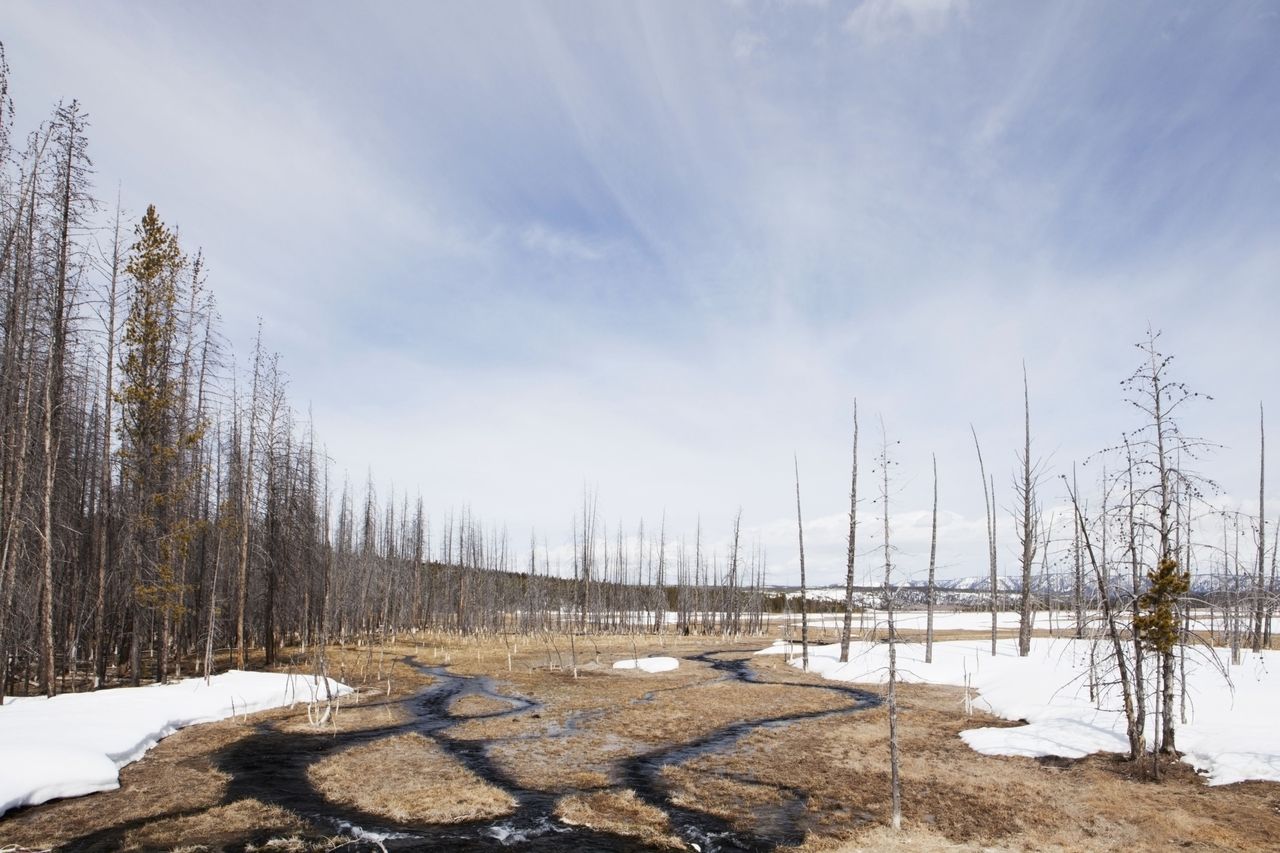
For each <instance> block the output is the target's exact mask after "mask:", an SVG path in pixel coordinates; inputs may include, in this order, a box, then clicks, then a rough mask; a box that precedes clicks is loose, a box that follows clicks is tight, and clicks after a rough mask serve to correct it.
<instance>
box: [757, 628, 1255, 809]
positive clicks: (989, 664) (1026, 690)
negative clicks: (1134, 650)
mask: <svg viewBox="0 0 1280 853" xmlns="http://www.w3.org/2000/svg"><path fill="white" fill-rule="evenodd" d="M1091 646H1092V644H1091V643H1090V642H1089V641H1087V640H1067V639H1045V638H1036V639H1033V640H1032V644H1031V654H1030V655H1029V656H1028V657H1025V658H1020V657H1018V647H1017V641H1016V640H1002V641H1000V642H999V643H997V647H996V649H997V655H996V656H995V657H992V656H991V644H990V640H963V641H955V642H943V643H934V646H933V663H930V664H926V663H925V662H924V644H923V643H899V644H898V676H899V678H900V679H901V680H902V681H904V682H918V683H925V684H950V685H956V686H961V687H963V686H965V684H966V680H967V683H968V684H969V686H971V687H972V688H973V689H974V690H975V691H976V692H977V694H978V695H977V696H976V697H975V698H974V701H973V707H974V708H976V709H977V710H980V711H987V712H989V713H991V714H993V715H995V716H997V717H1001V718H1003V719H1006V720H1026V721H1027V725H1024V726H1019V727H1016V728H977V729H970V730H968V731H965V732H961V733H960V736H961V737H962V738H964V740H965V742H966V743H968V744H969V745H970V746H971V747H973V748H974V749H975V750H977V751H978V752H982V753H985V754H987V755H1024V756H1042V755H1056V756H1063V757H1066V758H1079V757H1082V756H1084V755H1088V754H1090V753H1094V752H1126V751H1127V750H1128V739H1127V737H1126V736H1125V720H1124V712H1123V710H1121V702H1120V697H1119V694H1118V692H1117V691H1116V689H1115V688H1113V687H1110V686H1108V685H1106V684H1104V685H1101V686H1099V688H1098V693H1099V694H1100V696H1101V702H1092V701H1090V699H1089V681H1090V675H1089V657H1090V650H1091ZM1096 649H1097V651H1096V656H1097V659H1098V660H1102V659H1103V658H1105V657H1107V654H1108V652H1109V647H1108V646H1107V645H1106V644H1099V645H1098V646H1097V647H1096ZM799 652H800V647H799V645H798V644H787V643H782V642H778V643H775V644H774V645H773V646H771V647H770V648H767V649H765V650H763V651H761V652H758V654H793V655H797V656H798V655H799ZM839 658H840V647H839V645H829V646H810V648H809V668H810V669H811V670H812V671H814V672H817V673H820V674H821V675H822V676H823V677H824V678H829V679H833V680H837V681H853V682H883V681H885V680H886V679H887V678H888V658H889V649H888V646H887V645H886V644H884V643H865V642H854V643H852V644H850V647H849V662H848V663H844V664H842V663H840V660H839ZM1186 664H1187V723H1186V724H1185V725H1179V726H1178V748H1179V750H1180V751H1181V752H1182V755H1183V760H1184V761H1186V762H1187V763H1188V764H1191V765H1192V766H1193V767H1195V768H1196V769H1197V770H1198V771H1200V772H1201V773H1204V774H1205V775H1206V777H1207V781H1208V782H1209V784H1211V785H1225V784H1229V783H1231V782H1242V781H1244V780H1246V779H1262V780H1269V781H1274V782H1280V727H1277V726H1276V725H1275V723H1274V711H1273V710H1272V709H1274V708H1275V707H1276V705H1277V703H1278V702H1280V652H1276V651H1267V652H1262V653H1261V654H1257V655H1253V654H1246V656H1245V658H1244V662H1243V663H1242V664H1241V665H1240V666H1234V667H1233V666H1229V664H1230V652H1229V651H1227V650H1224V649H1209V648H1203V647H1195V648H1192V649H1190V650H1188V653H1187V661H1186ZM792 665H793V666H797V667H798V666H800V661H799V659H798V658H797V659H796V660H793V661H792ZM1150 669H1154V667H1151V668H1150ZM1224 672H1225V673H1226V674H1227V675H1226V676H1224V675H1223V673H1224ZM1228 679H1229V680H1228ZM1098 680H1099V681H1104V682H1105V681H1112V680H1114V678H1113V676H1112V674H1111V673H1107V672H1102V673H1101V674H1100V676H1099V679H1098ZM1099 705H1100V706H1101V707H1099ZM1154 726H1155V720H1154V715H1152V714H1148V720H1147V735H1148V740H1150V739H1151V737H1152V735H1153V734H1154Z"/></svg>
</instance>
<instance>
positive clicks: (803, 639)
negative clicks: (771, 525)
mask: <svg viewBox="0 0 1280 853" xmlns="http://www.w3.org/2000/svg"><path fill="white" fill-rule="evenodd" d="M792 462H793V463H795V469H796V531H797V532H798V534H799V537H800V655H801V660H802V662H803V666H804V671H805V672H808V671H809V602H808V600H807V598H806V595H807V592H806V587H805V576H804V518H803V517H802V516H801V514H800V459H799V457H797V456H795V455H794V454H792Z"/></svg>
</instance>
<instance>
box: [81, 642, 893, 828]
mask: <svg viewBox="0 0 1280 853" xmlns="http://www.w3.org/2000/svg"><path fill="white" fill-rule="evenodd" d="M721 654H724V652H718V651H711V652H704V653H702V654H696V655H689V656H688V657H687V658H686V659H687V660H694V661H700V662H702V663H706V664H708V665H709V666H711V667H712V668H713V670H714V671H715V672H716V674H717V676H716V680H734V681H738V682H741V683H744V684H781V683H784V682H775V681H770V680H768V679H766V678H764V677H762V676H761V675H760V674H759V673H758V672H756V671H754V670H753V669H752V668H751V667H750V665H749V660H746V659H737V660H733V659H729V660H726V659H722V658H720V657H718V655H721ZM406 662H407V663H409V664H410V665H413V666H415V667H417V668H418V669H419V670H420V671H422V672H425V673H428V674H430V675H431V676H433V677H434V679H435V681H434V682H433V683H432V684H430V685H428V686H427V687H425V688H424V689H423V690H421V691H420V692H418V693H417V694H415V695H414V696H412V697H410V698H408V699H405V700H403V702H404V704H405V705H406V707H407V709H408V710H409V712H410V718H409V719H408V720H407V721H405V722H402V723H398V724H393V725H388V726H385V727H381V728H374V729H367V730H362V731H352V732H338V733H336V734H335V733H331V732H328V733H311V732H284V731H279V730H277V729H276V728H274V726H273V725H272V724H271V723H269V722H263V723H260V724H258V725H257V726H256V728H255V730H254V733H253V734H252V735H250V736H248V737H245V738H242V739H240V740H239V741H237V742H235V743H233V744H231V745H230V746H228V747H226V748H224V749H222V750H221V751H219V752H217V753H215V754H214V756H213V759H212V760H213V763H214V765H215V766H216V767H217V768H218V769H219V770H221V771H222V772H224V773H226V774H227V775H228V776H229V777H230V779H231V781H230V783H229V785H228V789H227V792H226V794H225V796H224V799H223V802H224V803H232V802H235V801H237V800H241V799H246V798H248V799H255V800H258V801H260V802H262V803H266V804H270V805H277V806H281V807H283V808H285V809H288V810H289V811H292V812H294V813H295V814H298V815H300V816H302V817H303V818H306V819H309V820H311V821H313V822H314V823H316V824H318V825H319V826H322V827H325V828H327V829H328V830H329V831H330V832H332V833H333V834H339V835H343V836H346V837H349V838H351V839H352V840H351V842H350V843H349V844H348V845H344V846H343V847H342V848H341V849H342V850H350V851H375V850H376V851H401V850H449V851H460V853H466V851H494V850H504V849H515V848H518V849H520V850H529V851H573V853H584V851H644V850H652V849H654V848H653V847H651V846H649V845H646V844H643V843H641V842H639V841H637V840H636V839H631V838H627V837H624V836H619V835H614V834H611V833H607V832H602V831H598V830H594V829H589V828H586V827H581V826H572V825H569V824H566V823H563V822H561V821H560V820H559V819H557V818H556V817H555V815H554V811H555V805H556V802H557V800H559V799H560V798H561V797H563V796H565V794H566V793H573V792H572V791H569V792H566V791H555V792H548V791H543V790H537V789H532V788H527V787H524V786H522V785H520V784H519V783H518V782H517V781H516V780H514V779H512V778H511V777H510V776H508V775H507V774H505V773H504V772H503V771H502V770H501V769H500V767H499V766H498V765H497V764H496V763H495V762H494V761H493V760H491V759H490V757H489V746H490V745H491V744H493V743H496V742H499V740H500V739H497V740H468V739H463V738H456V737H453V736H452V735H451V734H450V731H449V730H450V729H451V728H453V727H454V726H457V725H459V724H462V723H465V722H467V721H468V720H475V719H493V718H501V717H510V716H514V715H517V714H526V713H536V712H537V711H538V710H539V709H540V708H541V705H539V704H538V703H537V702H534V701H532V700H529V699H526V698H523V697H519V696H512V695H507V694H504V693H501V692H500V691H499V689H498V687H497V685H496V684H495V682H494V680H493V679H491V678H488V677H484V676H465V675H458V674H455V673H452V672H449V671H448V669H446V668H445V667H440V666H425V665H421V664H418V663H416V662H414V661H412V660H409V661H406ZM699 683H701V684H706V683H707V682H705V681H704V682H699ZM785 683H786V684H788V686H793V687H795V688H796V689H802V690H805V689H807V690H823V691H828V692H836V693H841V694H844V695H847V696H848V697H849V698H850V699H851V704H850V705H848V706H846V707H843V708H838V709H834V710H827V711H810V712H803V713H796V714H789V715H784V716H778V717H771V718H766V719H759V720H751V721H743V722H737V723H733V724H730V725H727V726H724V727H722V728H719V729H717V730H715V731H713V732H710V733H709V734H706V735H703V736H701V737H698V738H694V739H691V740H688V741H683V742H679V743H675V744H670V745H666V746H663V747H660V748H658V749H655V750H652V751H650V752H647V753H644V754H641V755H637V756H632V757H626V758H622V759H619V760H618V761H616V762H614V767H613V770H614V773H613V774H612V775H613V776H614V778H615V779H616V780H617V781H618V782H620V783H621V784H622V785H624V786H626V787H628V788H630V789H631V790H632V791H633V792H634V793H635V795H636V797H637V798H638V799H640V800H641V801H643V802H645V803H647V804H649V805H652V806H655V807H657V808H659V809H661V810H662V811H664V812H665V813H666V814H667V815H668V816H669V818H670V823H671V828H672V831H673V832H674V834H676V835H678V836H679V837H680V838H681V839H683V840H684V842H685V843H686V844H687V845H688V848H689V849H691V850H698V851H702V853H722V851H725V852H726V853H727V851H767V850H773V849H775V848H777V847H778V846H779V845H784V844H796V843H799V842H800V841H803V839H804V836H805V825H804V817H805V809H806V805H807V802H806V798H805V795H804V792H802V791H793V790H785V791H784V793H785V794H787V795H788V796H787V797H786V798H785V802H784V803H783V804H781V805H780V806H776V807H771V808H770V810H769V811H768V812H767V813H762V812H760V811H759V810H757V811H756V813H755V817H756V826H755V829H754V831H752V832H744V831H741V830H735V829H734V828H733V826H732V825H731V824H730V823H729V822H728V821H726V820H724V819H722V818H719V817H717V816H715V815H711V814H707V813H705V812H701V811H697V810H695V809H692V808H689V807H687V806H682V805H677V804H675V803H673V802H672V801H671V797H670V792H669V791H668V790H667V786H666V784H665V782H664V781H663V779H662V769H663V768H664V767H666V766H668V765H672V764H680V763H682V762H686V761H690V760H692V759H695V758H699V757H701V756H705V755H711V754H714V753H717V752H721V751H724V750H727V749H729V748H731V747H732V746H733V744H734V743H736V742H737V741H738V740H739V739H741V738H743V737H745V736H747V735H749V734H751V733H752V732H754V731H757V730H760V729H763V728H770V727H778V726H785V725H788V724H791V723H795V722H799V721H802V720H812V719H819V718H823V717H832V716H838V715H843V714H850V713H854V712H857V711H860V710H863V709H866V708H870V707H874V706H875V705H877V704H879V702H880V698H879V697H878V696H877V695H875V694H873V693H868V692H867V691H864V690H858V689H856V688H851V687H846V686H842V685H836V684H830V685H828V684H792V683H791V682H785ZM690 686H692V685H690ZM674 689H677V690H678V689H686V688H684V687H681V688H674ZM468 695H474V696H481V697H485V698H487V699H491V700H496V701H498V702H501V703H505V704H507V705H509V706H510V707H509V708H507V709H504V710H498V711H493V712H490V713H487V714H477V715H472V716H466V717H454V716H450V714H449V707H450V705H451V704H452V703H453V702H454V701H455V700H456V699H459V698H461V697H463V696H468ZM653 696H654V694H653V693H649V694H646V695H645V696H644V697H642V698H641V699H639V700H636V701H640V702H644V701H652V699H653ZM589 718H590V715H588V716H587V717H578V718H573V719H571V720H570V721H569V724H568V725H567V726H566V727H565V728H564V729H563V730H562V731H561V732H559V733H558V734H552V735H547V736H549V737H555V736H564V735H567V734H572V732H573V731H574V730H575V728H577V727H579V726H581V725H582V723H583V722H584V721H585V720H586V719H589ZM413 733H416V734H420V735H422V736H424V737H427V738H430V739H431V740H432V741H434V742H435V743H436V744H437V745H438V746H439V747H440V748H441V749H442V750H444V751H445V752H446V753H447V754H448V755H450V756H451V757H452V758H454V759H455V760H457V761H459V762H460V763H461V764H463V765H464V766H465V767H466V768H467V769H468V770H470V771H471V772H472V773H474V774H475V775H476V776H478V777H479V778H481V779H483V780H484V781H486V782H488V783H489V784H491V785H493V786H495V787H497V788H499V789H501V790H503V791H505V792H507V793H508V794H510V795H511V796H512V797H513V798H514V800H515V802H516V807H515V810H514V811H513V812H511V813H510V814H507V815H505V816H503V817H500V818H490V819H482V820H474V821H467V822H462V823H452V824H429V823H414V822H408V823H404V822H395V821H392V820H390V819H388V818H385V817H381V816H377V815H372V814H368V813H365V812H362V811H360V810H359V809H355V808H352V807H349V806H345V805H342V804H340V803H335V802H332V801H330V800H329V799H327V798H326V797H325V796H324V795H322V794H321V793H320V792H319V791H317V790H316V789H315V788H314V787H313V786H312V785H311V783H310V781H309V780H308V775H307V769H308V767H310V765H312V764H314V763H315V762H317V761H319V760H321V759H323V758H326V757H328V756H330V755H333V754H334V753H336V752H339V751H341V750H344V749H347V748H349V747H353V746H358V745H361V744H368V743H372V742H374V741H378V740H381V739H383V738H387V737H394V736H398V735H404V734H413ZM137 823H138V824H140V823H142V822H137ZM136 825H137V824H126V825H121V826H116V827H112V828H111V829H109V830H105V831H103V832H98V833H94V834H92V835H90V836H86V837H83V838H80V839H77V840H76V841H74V842H71V843H70V844H68V845H65V846H64V848H63V849H69V850H110V849H116V848H117V847H118V846H119V844H120V842H121V840H122V839H123V836H124V834H125V833H127V832H128V831H130V830H131V829H133V828H135V826H136ZM265 840H266V838H265V837H263V838H250V839H246V840H245V841H244V844H245V845H247V844H250V843H262V842H263V841H265ZM233 849H242V848H233Z"/></svg>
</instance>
